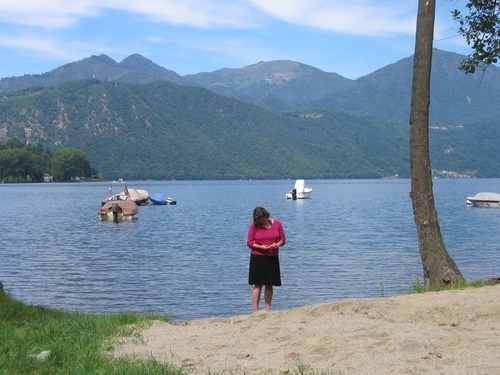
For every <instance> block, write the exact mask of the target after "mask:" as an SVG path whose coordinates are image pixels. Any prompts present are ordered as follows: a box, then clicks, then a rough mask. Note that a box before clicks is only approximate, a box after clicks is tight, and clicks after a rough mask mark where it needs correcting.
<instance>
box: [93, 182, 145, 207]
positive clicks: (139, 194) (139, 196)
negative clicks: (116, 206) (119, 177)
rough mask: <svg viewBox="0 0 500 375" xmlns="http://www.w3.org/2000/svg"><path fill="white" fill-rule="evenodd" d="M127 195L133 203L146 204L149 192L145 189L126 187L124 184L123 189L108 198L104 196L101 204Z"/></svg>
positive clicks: (123, 198) (124, 198) (121, 198)
mask: <svg viewBox="0 0 500 375" xmlns="http://www.w3.org/2000/svg"><path fill="white" fill-rule="evenodd" d="M127 197H129V198H130V199H132V200H133V201H134V202H135V204H137V205H138V206H140V205H141V204H147V203H148V201H149V192H148V191H147V190H136V189H128V188H127V186H126V185H124V186H123V191H122V192H120V193H118V194H115V195H113V196H111V197H109V198H104V199H103V200H102V204H103V205H104V204H105V203H106V202H108V201H112V200H126V199H127Z"/></svg>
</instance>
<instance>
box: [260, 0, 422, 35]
mask: <svg viewBox="0 0 500 375" xmlns="http://www.w3.org/2000/svg"><path fill="white" fill-rule="evenodd" d="M250 1H251V2H252V3H253V4H254V5H255V6H258V7H259V8H260V9H262V10H263V11H265V12H267V13H269V14H271V15H273V16H274V17H276V18H278V19H280V20H283V21H286V22H290V23H294V24H299V25H304V26H309V27H315V28H319V29H324V30H331V31H337V32H342V33H346V34H354V35H372V36H380V35H389V34H413V33H414V32H415V20H416V9H417V2H416V1H415V0H378V1H373V0H350V1H346V0H273V1H269V0H250Z"/></svg>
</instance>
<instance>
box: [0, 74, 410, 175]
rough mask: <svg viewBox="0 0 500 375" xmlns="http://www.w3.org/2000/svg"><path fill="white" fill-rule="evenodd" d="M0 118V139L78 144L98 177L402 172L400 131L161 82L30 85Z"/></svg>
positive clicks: (4, 104)
mask: <svg viewBox="0 0 500 375" xmlns="http://www.w3.org/2000/svg"><path fill="white" fill-rule="evenodd" d="M0 119H1V124H0V134H1V136H2V138H3V139H0V141H4V139H7V138H9V137H14V136H15V137H18V138H19V139H21V140H23V141H29V142H31V143H34V144H36V143H38V142H42V143H43V144H45V145H47V146H48V147H51V148H54V147H76V148H78V149H81V150H83V151H84V152H85V154H86V156H87V158H88V160H89V162H90V163H91V164H92V166H94V167H95V168H96V169H97V170H99V171H100V172H101V173H102V174H103V175H104V176H105V178H119V177H123V178H126V179H146V178H150V179H238V178H351V177H360V178H369V177H373V178H379V177H384V176H391V175H393V174H395V173H398V174H400V175H405V174H406V175H407V171H406V170H407V152H406V144H407V141H406V140H407V129H403V128H402V127H401V126H400V125H396V124H389V123H387V122H384V121H380V120H374V119H370V118H358V117H355V116H351V115H348V114H345V113H335V112H331V111H327V110H323V111H318V110H311V111H310V112H309V113H289V114H283V115H278V114H275V113H272V112H269V111H267V110H265V109H262V108H260V107H258V106H256V105H251V104H247V103H244V102H241V101H238V100H235V99H233V98H229V97H224V96H218V95H215V94H213V93H212V92H210V91H209V90H206V89H200V88H196V87H186V86H177V85H173V84H171V83H168V82H158V83H152V84H145V85H127V84H121V83H116V82H103V81H99V80H97V79H91V80H85V81H76V82H67V83H64V84H62V85H59V86H56V87H48V88H32V89H29V90H24V91H20V92H16V93H11V94H9V96H7V97H4V98H3V99H2V100H1V101H0ZM377 150H384V152H383V153H380V152H377Z"/></svg>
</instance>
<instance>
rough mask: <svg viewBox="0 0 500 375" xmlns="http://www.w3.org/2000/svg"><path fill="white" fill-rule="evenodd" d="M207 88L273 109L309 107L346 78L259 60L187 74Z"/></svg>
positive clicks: (309, 68)
mask: <svg viewBox="0 0 500 375" xmlns="http://www.w3.org/2000/svg"><path fill="white" fill-rule="evenodd" d="M184 78H186V79H188V80H190V81H193V82H195V83H197V84H199V85H201V86H203V87H206V88H208V89H209V90H211V91H213V92H215V93H217V94H222V95H229V96H233V97H235V98H238V99H241V100H245V101H251V102H252V103H254V104H257V105H260V106H261V107H264V108H267V109H269V110H272V111H282V110H290V109H300V108H307V107H311V106H310V105H308V104H309V103H311V102H314V101H317V100H320V99H322V98H324V97H326V96H329V95H330V94H331V93H333V92H336V91H338V90H340V89H341V88H342V87H344V86H345V85H346V84H347V83H349V82H350V80H349V79H347V78H345V77H342V76H341V75H339V74H337V73H326V72H324V71H322V70H320V69H317V68H313V67H312V66H309V65H305V64H301V63H298V62H293V61H286V60H278V61H267V62H265V61H261V62H259V63H257V64H253V65H249V66H245V67H243V68H238V69H227V68H226V69H220V70H216V71H214V72H211V73H198V74H191V75H186V76H184Z"/></svg>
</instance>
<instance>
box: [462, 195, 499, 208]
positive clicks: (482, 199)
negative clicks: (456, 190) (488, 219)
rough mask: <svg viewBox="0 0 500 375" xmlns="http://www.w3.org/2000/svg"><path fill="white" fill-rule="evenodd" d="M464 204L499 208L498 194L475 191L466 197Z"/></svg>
mask: <svg viewBox="0 0 500 375" xmlns="http://www.w3.org/2000/svg"><path fill="white" fill-rule="evenodd" d="M465 204H466V205H467V206H469V207H486V208H500V194H498V193H477V194H476V195H474V196H473V197H467V200H466V201H465Z"/></svg>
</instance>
